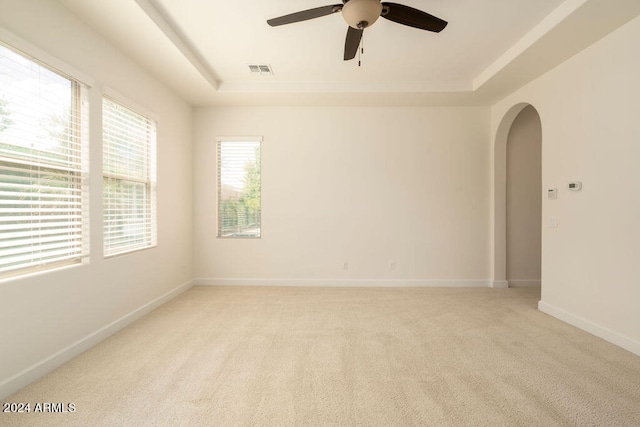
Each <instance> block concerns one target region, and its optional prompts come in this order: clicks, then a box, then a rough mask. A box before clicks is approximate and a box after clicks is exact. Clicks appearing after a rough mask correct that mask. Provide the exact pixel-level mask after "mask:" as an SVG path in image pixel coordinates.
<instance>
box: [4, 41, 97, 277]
mask: <svg viewBox="0 0 640 427" xmlns="http://www.w3.org/2000/svg"><path fill="white" fill-rule="evenodd" d="M0 46H2V47H3V48H4V49H7V50H9V51H11V52H13V53H14V54H16V55H18V56H20V57H21V58H22V59H23V60H25V61H28V63H30V64H33V66H37V67H40V68H39V69H44V70H47V71H48V72H51V73H53V74H55V75H57V76H58V77H59V78H62V79H64V80H66V81H68V82H69V85H70V86H69V92H68V96H69V98H67V99H68V100H69V106H70V110H69V113H68V114H69V116H68V117H65V116H63V117H64V118H65V119H66V120H68V122H66V121H65V122H64V123H67V124H66V125H67V126H68V132H67V135H69V136H68V138H69V139H70V141H71V142H70V143H71V144H72V145H70V149H71V150H72V151H71V152H67V153H66V158H65V157H63V158H62V159H60V160H58V161H55V160H54V159H53V158H47V157H40V156H39V155H36V154H31V155H24V152H22V153H21V151H20V150H16V152H15V153H13V154H14V155H12V153H11V152H10V151H9V150H7V151H5V153H4V154H2V155H0V157H1V161H2V163H3V164H4V167H5V168H6V170H7V171H11V170H13V171H14V172H15V175H14V174H13V173H11V174H9V175H7V176H11V177H15V179H16V180H26V181H27V182H28V181H32V180H36V181H39V180H41V179H45V180H46V179H47V177H51V176H54V177H62V178H63V181H62V182H65V183H66V186H63V187H59V186H54V185H46V184H45V185H43V186H42V187H41V188H43V189H44V190H43V192H40V191H38V192H33V195H36V194H37V195H40V196H38V198H36V199H33V200H34V204H33V205H34V207H32V208H31V209H34V210H38V209H43V208H42V207H40V208H39V207H37V206H46V204H47V202H43V200H47V199H48V198H51V201H53V200H55V199H57V200H58V203H60V204H62V205H66V206H69V207H68V208H65V209H73V211H74V212H76V219H75V220H73V219H70V216H68V215H67V216H64V215H63V216H62V218H61V220H62V221H64V222H68V224H69V227H63V226H61V225H60V226H56V227H55V228H51V227H47V224H48V223H47V222H46V220H42V219H40V220H39V221H43V222H40V225H39V226H36V227H35V228H34V227H32V228H31V229H30V231H27V229H25V228H18V227H16V228H15V229H16V230H21V229H22V230H25V231H21V232H18V234H22V235H25V237H26V246H27V247H29V248H33V250H32V251H31V252H26V253H30V254H31V256H30V257H27V255H25V256H22V257H21V258H24V261H23V263H22V264H23V265H21V264H17V265H16V267H15V268H8V269H7V270H6V271H4V272H1V273H0V280H5V279H14V278H20V277H27V276H30V275H33V274H38V273H43V272H49V271H53V270H57V269H60V268H66V267H70V266H75V265H81V264H86V263H88V262H89V256H90V253H89V247H90V240H89V239H90V236H89V232H90V230H89V214H90V213H89V210H90V203H89V202H90V195H89V190H88V186H89V132H90V130H89V127H90V123H89V88H90V86H89V84H90V79H88V78H86V76H83V75H82V74H81V73H78V72H77V71H76V70H74V69H73V68H71V67H69V66H67V65H66V64H64V63H62V62H60V61H58V60H56V59H55V58H53V57H51V56H49V55H48V54H46V53H45V52H43V51H40V50H38V49H37V48H35V47H33V46H31V45H30V44H28V43H26V42H24V41H23V40H21V39H19V38H17V37H15V36H13V35H11V34H10V33H8V32H6V31H4V30H2V29H0ZM54 102H55V103H56V104H57V103H60V102H63V101H62V98H60V99H56V101H54ZM29 129H31V128H29ZM34 132H35V130H34ZM54 140H57V139H54ZM8 145H9V146H11V145H12V144H10V143H9V144H8ZM36 150H37V152H40V150H42V149H41V148H36ZM42 152H46V150H43V151H42ZM20 154H22V155H20ZM74 158H75V160H74ZM51 174H53V175H51ZM65 176H68V178H66V179H65V178H64V177H65ZM49 179H50V178H49ZM3 185H5V186H7V188H10V187H11V186H12V185H11V184H10V183H9V181H5V182H4V183H3ZM15 185H18V186H22V185H25V184H13V186H15ZM24 188H25V190H24V191H22V192H20V193H24V197H31V192H32V190H33V184H31V183H28V184H26V187H24ZM59 189H63V193H59V191H60V190H59ZM25 191H26V192H25ZM27 193H28V194H29V196H27ZM10 194H11V191H9V192H8V194H7V196H8V197H11V196H10ZM61 194H62V196H61ZM18 195H19V194H18V193H16V195H15V196H18ZM56 195H57V196H56ZM15 196H14V197H15ZM61 197H62V199H60V198H61ZM74 199H76V200H77V202H72V200H74ZM6 200H10V199H6ZM22 200H23V199H17V201H22ZM27 200H30V199H27ZM43 203H44V205H43ZM49 203H51V202H49ZM19 205H26V203H20V204H19ZM74 205H75V206H76V207H75V208H72V207H73V206H74ZM34 212H35V211H34ZM52 213H54V215H57V214H59V212H58V213H55V211H52ZM69 213H71V211H69ZM23 215H25V218H27V217H29V216H31V217H33V213H32V214H29V209H25V210H24V213H23ZM37 217H38V216H37V215H36V216H35V217H34V218H37ZM65 217H66V219H65ZM25 221H26V219H25ZM16 225H17V224H16ZM45 228H46V229H47V230H45ZM65 228H66V229H67V230H72V232H71V233H69V234H68V239H67V241H69V242H73V243H72V244H71V245H69V246H66V249H67V252H66V253H64V252H61V251H60V250H58V251H56V253H60V255H61V256H60V257H58V258H54V257H53V256H54V255H55V254H52V253H50V252H44V253H46V254H47V255H49V257H50V258H49V259H47V257H44V258H43V257H40V258H38V256H37V255H35V254H38V253H43V252H42V251H41V250H38V247H39V246H40V249H41V248H42V245H43V244H46V241H47V240H49V241H51V242H54V241H60V242H62V241H63V240H59V238H57V239H55V240H51V238H43V237H42V236H44V235H47V234H49V235H51V236H54V235H60V234H61V232H62V231H63V230H64V229H65ZM74 229H75V230H74ZM36 230H40V231H41V234H40V235H39V237H38V238H35V237H34V234H33V233H34V231H36ZM54 230H58V231H54ZM36 232H37V231H36ZM25 233H28V234H25ZM62 234H64V233H62ZM14 238H15V237H14ZM23 241H25V240H23ZM60 247H61V248H62V246H60ZM64 258H66V259H64ZM25 261H26V262H25Z"/></svg>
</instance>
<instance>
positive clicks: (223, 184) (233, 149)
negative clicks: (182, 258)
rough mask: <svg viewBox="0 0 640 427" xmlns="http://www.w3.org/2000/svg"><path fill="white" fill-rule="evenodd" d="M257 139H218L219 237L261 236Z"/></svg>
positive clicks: (258, 145) (258, 142) (258, 143)
mask: <svg viewBox="0 0 640 427" xmlns="http://www.w3.org/2000/svg"><path fill="white" fill-rule="evenodd" d="M260 185H261V184H260V139H258V138H251V139H249V140H244V139H242V138H241V139H240V140H238V139H231V138H226V139H221V140H219V141H218V237H254V238H255V237H260V199H261V196H260V193H261V190H260Z"/></svg>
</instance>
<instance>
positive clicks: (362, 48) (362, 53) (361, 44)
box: [358, 31, 364, 67]
mask: <svg viewBox="0 0 640 427" xmlns="http://www.w3.org/2000/svg"><path fill="white" fill-rule="evenodd" d="M360 55H364V31H363V32H362V38H361V39H360V50H358V67H361V66H362V62H361V61H360Z"/></svg>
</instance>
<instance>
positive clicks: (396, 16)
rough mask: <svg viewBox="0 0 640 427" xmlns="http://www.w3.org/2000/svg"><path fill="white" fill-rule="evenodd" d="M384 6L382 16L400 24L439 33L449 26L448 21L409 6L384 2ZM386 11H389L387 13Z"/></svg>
mask: <svg viewBox="0 0 640 427" xmlns="http://www.w3.org/2000/svg"><path fill="white" fill-rule="evenodd" d="M382 7H383V9H382V15H381V16H382V17H383V18H386V19H388V20H390V21H393V22H397V23H398V24H402V25H408V26H410V27H414V28H419V29H421V30H427V31H433V32H434V33H439V32H440V31H442V30H444V27H446V26H447V21H443V20H442V19H440V18H437V17H435V16H433V15H429V14H428V13H426V12H423V11H421V10H418V9H414V8H412V7H409V6H405V5H402V4H397V3H387V2H383V3H382ZM385 11H387V12H386V13H385Z"/></svg>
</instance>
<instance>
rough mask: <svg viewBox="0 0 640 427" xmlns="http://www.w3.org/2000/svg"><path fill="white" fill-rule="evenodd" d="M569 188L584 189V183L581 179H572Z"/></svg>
mask: <svg viewBox="0 0 640 427" xmlns="http://www.w3.org/2000/svg"><path fill="white" fill-rule="evenodd" d="M569 190H571V191H580V190H582V183H581V182H580V181H572V182H570V183H569Z"/></svg>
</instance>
